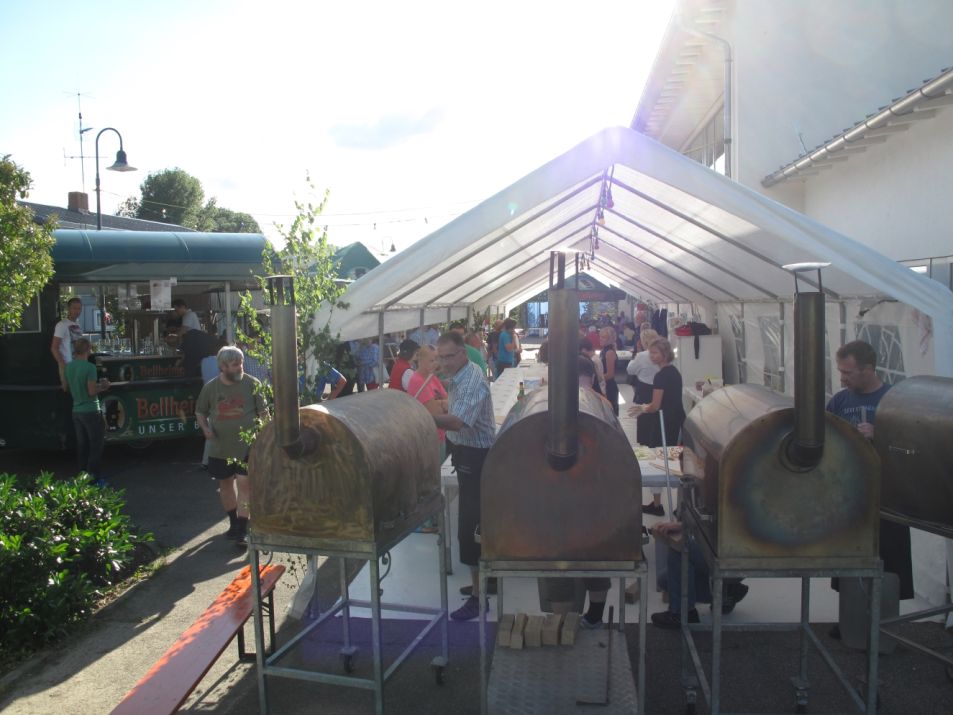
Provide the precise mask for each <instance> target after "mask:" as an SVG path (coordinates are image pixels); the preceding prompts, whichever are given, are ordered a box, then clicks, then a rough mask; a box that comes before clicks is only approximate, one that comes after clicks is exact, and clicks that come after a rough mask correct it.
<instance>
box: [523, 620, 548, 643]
mask: <svg viewBox="0 0 953 715" xmlns="http://www.w3.org/2000/svg"><path fill="white" fill-rule="evenodd" d="M523 638H524V639H525V641H526V647H527V648H539V647H540V646H541V645H542V644H543V617H542V616H530V617H529V618H527V619H526V630H525V631H523Z"/></svg>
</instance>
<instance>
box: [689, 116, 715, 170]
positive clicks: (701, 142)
mask: <svg viewBox="0 0 953 715" xmlns="http://www.w3.org/2000/svg"><path fill="white" fill-rule="evenodd" d="M724 126H725V117H724V112H717V113H716V114H715V116H713V117H712V118H711V119H710V120H709V121H708V123H707V124H706V125H705V126H704V127H702V130H701V131H700V132H698V134H697V135H695V138H694V139H692V141H691V143H690V144H689V145H688V146H687V147H686V148H685V149H684V150H683V151H682V153H683V154H684V155H685V156H687V157H689V158H690V159H694V160H695V161H697V162H698V163H699V164H704V165H705V166H707V167H708V168H710V169H714V170H715V171H717V172H718V173H719V174H724V173H725V132H724Z"/></svg>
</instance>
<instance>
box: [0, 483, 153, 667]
mask: <svg viewBox="0 0 953 715" xmlns="http://www.w3.org/2000/svg"><path fill="white" fill-rule="evenodd" d="M24 481H26V480H22V479H21V480H20V484H19V485H18V479H17V477H16V476H15V475H11V474H0V575H2V576H0V654H3V656H4V657H6V658H9V657H15V656H18V655H23V654H25V653H27V652H29V651H32V650H35V649H37V648H39V647H42V646H44V645H46V644H48V643H50V642H51V641H53V640H55V639H56V638H58V637H60V636H62V635H63V634H64V633H65V632H66V631H67V630H68V628H69V626H70V625H71V624H73V623H75V622H77V621H80V620H83V619H85V618H87V617H88V616H89V615H90V613H91V611H92V608H93V606H94V605H95V603H96V601H97V600H98V599H99V598H100V597H102V595H103V591H104V589H105V588H107V587H109V586H111V585H113V584H115V583H117V582H119V581H120V580H122V579H123V578H125V576H126V575H127V574H128V572H129V570H130V568H131V567H132V566H133V565H134V558H135V550H136V547H137V545H139V544H142V543H145V542H146V541H151V539H152V535H151V534H145V535H142V536H140V535H136V534H134V533H132V531H131V528H130V527H131V525H130V522H129V517H127V516H125V515H124V514H122V513H121V510H122V508H123V506H124V504H125V502H124V500H123V494H122V492H119V491H115V490H113V489H100V488H97V487H94V486H92V484H91V483H90V478H89V476H88V475H85V474H84V475H80V476H79V477H77V478H76V479H71V480H68V481H57V480H54V479H53V476H52V475H51V474H49V473H47V472H44V473H43V474H41V475H40V476H39V477H36V478H35V479H31V480H29V482H30V483H29V484H26V483H24Z"/></svg>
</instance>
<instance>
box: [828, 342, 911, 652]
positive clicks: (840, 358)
mask: <svg viewBox="0 0 953 715" xmlns="http://www.w3.org/2000/svg"><path fill="white" fill-rule="evenodd" d="M836 358H837V370H838V372H840V382H841V385H842V386H843V387H844V388H845V389H843V390H841V391H840V392H838V393H837V394H835V395H834V396H833V397H832V398H831V399H830V401H829V402H828V403H827V411H828V412H830V413H832V414H835V415H837V416H838V417H841V418H843V419H845V420H847V421H848V422H850V423H851V424H852V425H854V426H855V427H856V428H857V430H858V431H859V432H860V433H861V434H862V435H864V437H866V438H867V439H873V438H874V421H875V419H876V415H877V405H878V404H879V403H880V400H881V398H882V397H883V396H884V395H885V394H887V390H889V389H890V385H887V384H885V383H884V382H883V380H881V379H880V377H879V376H878V375H877V353H876V352H875V351H874V349H873V347H871V346H870V345H868V344H867V343H865V342H864V341H863V340H855V341H853V342H850V343H847V344H846V345H843V346H841V348H840V349H839V350H838V351H837V355H836ZM880 558H881V559H882V560H883V562H884V572H886V573H895V574H897V575H898V576H899V577H900V599H901V600H903V599H907V598H913V564H912V560H911V557H910V528H909V527H907V526H903V525H902V524H897V523H895V522H892V521H885V520H884V519H881V520H880ZM835 588H836V586H835ZM832 635H833V634H832ZM838 635H839V631H838Z"/></svg>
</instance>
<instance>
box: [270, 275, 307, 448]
mask: <svg viewBox="0 0 953 715" xmlns="http://www.w3.org/2000/svg"><path fill="white" fill-rule="evenodd" d="M268 298H269V303H270V305H271V372H272V384H273V386H274V392H275V435H276V436H277V439H278V444H279V445H280V446H281V448H282V449H284V450H285V452H286V453H287V455H288V456H289V457H291V458H292V459H297V458H299V457H303V456H305V455H306V454H310V453H311V452H313V451H314V450H315V449H317V446H318V434H317V433H316V432H314V431H313V430H310V429H306V430H304V431H302V430H301V422H300V419H299V417H298V336H297V331H296V324H295V317H296V316H295V293H294V278H293V277H291V276H269V277H268Z"/></svg>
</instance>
